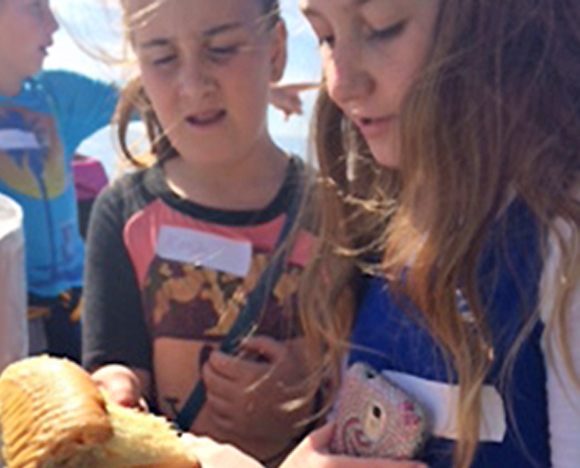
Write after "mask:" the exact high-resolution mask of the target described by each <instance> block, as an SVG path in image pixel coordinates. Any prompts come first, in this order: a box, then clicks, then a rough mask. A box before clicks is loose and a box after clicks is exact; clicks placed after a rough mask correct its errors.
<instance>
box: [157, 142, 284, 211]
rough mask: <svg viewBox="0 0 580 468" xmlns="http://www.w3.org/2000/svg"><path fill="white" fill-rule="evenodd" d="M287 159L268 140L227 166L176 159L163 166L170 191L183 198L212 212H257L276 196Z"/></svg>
mask: <svg viewBox="0 0 580 468" xmlns="http://www.w3.org/2000/svg"><path fill="white" fill-rule="evenodd" d="M287 162H288V157H287V156H286V154H285V153H284V152H283V151H282V150H281V149H280V148H278V147H277V146H276V145H275V144H274V143H273V142H272V140H271V139H270V138H269V137H268V138H267V141H264V142H260V143H258V144H256V145H255V147H254V148H252V149H251V150H250V151H248V153H247V154H246V155H240V157H237V158H235V159H233V162H232V161H229V162H228V163H227V164H226V163H224V164H219V163H211V162H209V163H208V162H204V163H194V162H192V160H191V159H186V158H183V157H176V158H173V159H170V160H169V161H167V162H166V163H165V164H164V167H163V168H164V172H165V176H166V179H167V182H168V185H169V187H170V188H171V190H172V191H173V192H175V193H176V194H177V195H179V196H180V197H182V198H185V199H188V200H191V201H193V202H196V203H199V204H201V205H205V206H208V207H213V208H220V209H232V210H257V209H261V208H264V207H265V206H267V205H268V204H269V203H270V201H271V200H273V198H274V197H275V196H276V194H277V193H278V190H279V189H280V187H281V185H282V183H283V181H284V176H285V173H286V164H287Z"/></svg>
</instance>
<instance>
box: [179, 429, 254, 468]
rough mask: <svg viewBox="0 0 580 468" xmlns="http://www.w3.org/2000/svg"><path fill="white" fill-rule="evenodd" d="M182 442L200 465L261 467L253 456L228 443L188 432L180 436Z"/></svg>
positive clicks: (243, 467)
mask: <svg viewBox="0 0 580 468" xmlns="http://www.w3.org/2000/svg"><path fill="white" fill-rule="evenodd" d="M182 443H184V444H185V445H186V447H187V448H188V450H191V453H193V454H194V455H196V456H197V457H198V458H199V460H200V462H201V464H202V466H204V467H207V468H220V467H226V466H232V467H234V466H235V467H236V468H263V466H262V465H260V463H258V462H257V461H256V460H254V459H253V458H250V457H249V456H248V455H245V454H244V453H242V452H240V451H239V450H237V449H236V448H234V447H232V446H231V445H228V444H219V443H217V442H214V441H213V440H211V439H209V438H207V437H195V436H193V435H190V434H184V435H183V436H182Z"/></svg>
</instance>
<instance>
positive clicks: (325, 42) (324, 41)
mask: <svg viewBox="0 0 580 468" xmlns="http://www.w3.org/2000/svg"><path fill="white" fill-rule="evenodd" d="M318 45H319V46H320V47H322V46H327V47H330V48H331V49H332V48H333V47H334V36H319V37H318Z"/></svg>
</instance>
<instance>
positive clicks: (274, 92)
mask: <svg viewBox="0 0 580 468" xmlns="http://www.w3.org/2000/svg"><path fill="white" fill-rule="evenodd" d="M319 87H320V84H319V83H300V84H291V85H278V84H275V85H272V86H271V87H270V104H272V105H273V106H274V107H277V108H278V109H279V110H281V111H282V112H283V113H284V116H285V117H286V118H287V119H288V118H289V117H291V116H292V114H296V115H302V100H301V99H300V93H301V92H302V91H309V90H311V89H317V88H319Z"/></svg>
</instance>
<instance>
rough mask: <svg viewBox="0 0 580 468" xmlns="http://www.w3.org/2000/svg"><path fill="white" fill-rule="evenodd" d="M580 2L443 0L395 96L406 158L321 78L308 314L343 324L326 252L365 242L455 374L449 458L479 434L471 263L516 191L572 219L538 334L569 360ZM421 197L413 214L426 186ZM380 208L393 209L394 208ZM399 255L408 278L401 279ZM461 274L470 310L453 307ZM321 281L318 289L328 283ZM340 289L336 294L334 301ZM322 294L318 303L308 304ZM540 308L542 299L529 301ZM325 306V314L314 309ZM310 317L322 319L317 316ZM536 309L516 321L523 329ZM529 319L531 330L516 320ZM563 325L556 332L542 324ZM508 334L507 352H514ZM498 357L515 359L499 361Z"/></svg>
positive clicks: (340, 336)
mask: <svg viewBox="0 0 580 468" xmlns="http://www.w3.org/2000/svg"><path fill="white" fill-rule="evenodd" d="M579 77H580V4H579V3H578V2H577V1H575V0H511V1H496V0H441V9H440V12H439V18H438V25H437V30H436V33H435V38H434V41H433V46H432V50H431V51H430V54H429V57H428V59H427V62H426V64H425V66H424V68H423V70H422V72H421V73H420V76H418V78H417V80H416V82H415V83H414V85H413V87H412V89H411V90H410V92H409V94H408V95H407V97H406V100H405V102H404V105H403V108H402V110H401V158H400V159H401V161H402V162H401V167H400V168H399V169H398V170H397V171H396V173H395V172H394V171H389V170H388V169H385V168H381V167H379V166H378V165H377V164H376V163H374V162H373V161H372V158H371V157H370V156H369V154H368V150H367V149H366V147H365V145H364V143H363V142H362V141H361V138H360V136H359V135H357V134H356V132H355V131H354V130H353V129H352V126H351V125H350V123H349V122H348V121H347V119H346V118H345V117H344V116H343V115H342V113H341V112H340V109H339V108H338V107H337V106H336V105H334V104H333V103H332V102H331V101H330V99H329V97H328V94H327V93H326V92H325V91H324V90H323V91H322V92H321V95H320V97H319V102H318V105H317V115H316V124H315V135H316V136H315V138H316V147H317V157H318V159H319V165H320V172H321V178H322V180H323V183H322V184H321V186H322V189H321V190H322V192H323V195H322V196H321V203H322V208H321V225H322V228H321V236H322V238H323V239H322V240H321V243H320V247H319V251H318V252H317V254H316V255H315V262H314V263H313V265H312V269H311V270H310V271H309V273H308V278H309V284H308V288H307V289H305V290H304V291H303V294H304V302H303V304H304V309H303V311H302V319H303V321H305V322H306V323H307V324H311V325H308V326H306V327H305V328H306V330H315V333H313V335H312V336H313V337H314V339H316V340H322V341H323V342H324V343H325V347H326V348H327V349H330V350H333V351H334V355H335V358H334V360H333V362H338V360H339V359H338V357H337V356H338V353H339V352H340V351H342V348H341V347H340V346H337V343H344V342H345V341H346V340H347V330H346V328H345V326H344V324H345V323H350V322H352V320H353V318H352V317H353V312H352V311H350V312H348V311H347V312H344V313H346V314H350V316H347V317H344V316H338V313H337V312H336V305H337V300H336V298H337V297H340V293H341V291H344V290H345V288H346V286H347V284H348V282H349V281H351V280H352V271H353V262H352V261H343V262H342V265H343V266H342V270H340V271H337V269H336V268H335V267H332V275H333V276H332V279H333V281H331V282H330V294H329V292H328V291H329V289H328V287H326V286H327V284H328V283H329V279H328V273H327V272H328V270H329V268H328V267H325V265H327V264H328V263H329V262H334V263H337V262H338V260H337V259H338V258H343V260H344V259H345V252H346V253H347V254H350V255H351V256H352V255H353V254H354V255H355V256H356V255H357V254H359V253H360V252H361V247H366V250H367V251H369V252H370V253H371V254H376V255H379V256H380V258H382V262H380V270H381V271H382V272H383V273H384V274H385V275H386V276H387V277H388V278H389V279H390V280H391V282H392V285H393V286H394V288H395V289H396V290H397V291H400V292H403V293H405V294H406V295H408V296H409V297H410V298H411V299H412V300H413V302H414V304H415V305H416V306H417V307H418V308H419V309H420V310H421V311H422V314H423V316H424V318H425V320H426V323H427V326H428V327H429V330H430V332H431V334H432V335H433V336H434V337H435V339H436V340H437V341H438V343H439V344H440V345H441V347H442V349H443V350H444V351H445V352H446V355H447V357H448V359H449V362H450V364H451V365H452V366H453V368H454V369H455V370H456V372H457V375H458V379H459V388H460V396H459V403H458V406H459V407H458V408H457V410H458V411H457V414H458V420H457V427H458V434H459V439H458V443H457V444H456V447H455V454H454V466H455V467H458V468H467V467H468V466H470V464H471V462H472V460H473V457H474V453H475V449H476V446H477V442H478V434H479V425H480V418H481V415H480V408H481V389H482V384H483V380H484V377H485V376H486V374H487V372H488V371H489V368H490V366H491V357H490V356H491V353H490V350H491V348H492V345H491V339H490V336H489V330H488V326H487V322H486V317H485V314H484V312H483V309H482V306H481V301H482V299H483V298H480V297H479V295H478V284H477V266H478V261H479V260H480V256H481V252H482V248H483V243H484V240H485V238H486V235H487V234H488V233H489V228H490V225H491V223H492V222H494V220H496V219H497V217H498V215H499V214H500V213H501V211H502V210H503V209H504V208H505V207H506V205H507V204H508V203H509V201H510V200H511V198H512V197H513V196H514V194H515V195H516V196H517V197H519V198H520V199H521V200H522V201H523V202H524V203H525V204H526V205H527V206H528V207H529V208H530V209H531V211H532V212H533V213H534V215H535V217H536V219H537V222H538V224H539V226H540V227H541V228H545V230H546V231H548V230H550V228H551V227H552V225H553V221H554V219H556V218H562V219H563V220H564V221H566V222H567V223H568V224H569V226H570V228H571V233H572V234H571V237H570V238H569V239H566V240H564V239H563V238H562V237H560V248H561V249H563V251H564V252H566V253H565V254H564V255H563V256H562V257H563V260H564V261H563V263H562V264H561V275H562V277H563V278H565V279H566V281H564V282H563V283H562V286H561V287H560V288H559V290H558V293H557V294H556V298H555V302H554V306H553V308H552V310H551V313H550V314H549V320H548V326H547V331H546V336H547V337H548V338H545V341H546V343H547V344H548V349H549V352H548V355H550V354H552V355H553V354H554V353H563V356H564V360H565V362H566V363H567V368H568V370H569V371H570V372H571V375H573V376H574V378H575V379H576V381H578V378H577V377H578V376H576V375H574V372H573V368H572V364H571V356H570V351H569V350H570V347H569V342H568V339H567V336H566V327H565V325H564V324H565V322H566V319H567V313H568V308H569V301H570V295H571V290H572V288H573V287H574V286H576V285H577V284H578V282H579V281H580V267H579V266H578V265H580V258H579V250H578V246H579V242H580V241H579V238H580V236H579V226H580V206H579V204H578V202H577V201H576V199H574V197H573V196H572V194H571V188H572V186H573V184H574V183H576V182H577V179H578V171H579V169H580V153H579V151H580V150H579V148H580V79H579ZM425 193H429V195H430V197H429V202H430V205H429V209H428V210H427V211H426V212H424V213H422V224H421V226H420V228H418V227H417V226H416V223H415V215H416V211H417V208H418V204H419V201H420V200H424V196H425V195H424V194H425ZM387 221H388V222H387ZM403 269H405V278H406V279H405V283H404V284H402V282H401V281H400V278H401V273H402V271H403ZM459 286H461V288H462V290H463V292H464V294H465V296H466V299H467V302H468V304H469V307H470V309H471V311H472V312H473V315H474V320H473V322H472V323H470V324H469V326H467V325H466V323H465V321H464V319H462V317H461V314H460V313H459V311H458V310H457V304H456V298H455V294H456V290H457V288H458V287H459ZM325 287H326V289H324V288H325ZM333 301H334V302H333ZM314 307H317V308H318V309H316V310H315V309H314ZM529 315H530V316H531V317H532V318H531V319H530V320H533V321H537V319H538V314H537V311H529ZM321 316H322V317H321ZM315 320H318V323H317V324H314V323H312V322H313V321H315ZM530 328H531V324H528V325H527V326H526V327H524V329H525V330H529V329H530ZM524 333H525V332H524ZM554 333H555V334H556V335H557V337H558V338H557V339H556V340H553V339H551V338H550V336H554ZM521 340H522V339H521V338H520V339H519V340H517V341H516V343H515V344H514V349H513V350H512V353H511V354H512V355H514V354H515V353H516V352H517V347H518V343H521ZM505 368H506V369H508V368H509V363H506V365H505Z"/></svg>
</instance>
